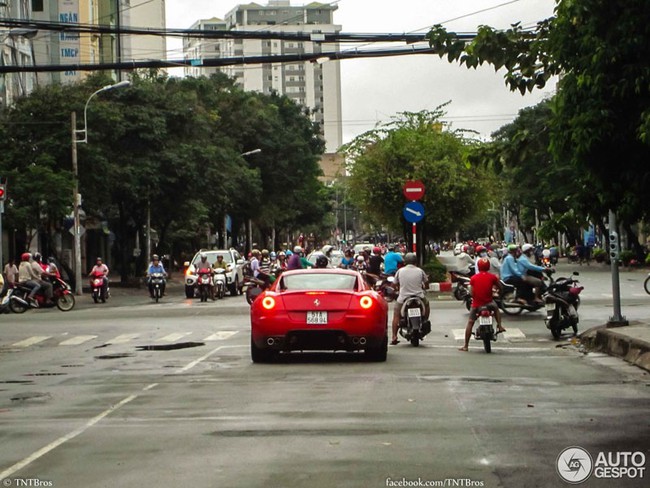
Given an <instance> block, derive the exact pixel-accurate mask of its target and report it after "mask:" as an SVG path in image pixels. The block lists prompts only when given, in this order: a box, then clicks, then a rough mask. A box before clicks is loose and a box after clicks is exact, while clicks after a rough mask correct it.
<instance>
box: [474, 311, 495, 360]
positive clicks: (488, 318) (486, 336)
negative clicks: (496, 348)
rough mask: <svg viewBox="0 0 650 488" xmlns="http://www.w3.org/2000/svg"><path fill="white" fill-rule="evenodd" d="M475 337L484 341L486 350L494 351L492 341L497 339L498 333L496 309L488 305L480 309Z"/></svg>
mask: <svg viewBox="0 0 650 488" xmlns="http://www.w3.org/2000/svg"><path fill="white" fill-rule="evenodd" d="M474 337H475V338H476V339H478V340H482V341H483V348H484V349H485V352H487V353H489V352H492V342H493V341H496V340H497V333H496V332H495V331H494V311H493V310H490V309H489V308H488V307H481V308H479V310H478V328H477V329H476V332H475V333H474Z"/></svg>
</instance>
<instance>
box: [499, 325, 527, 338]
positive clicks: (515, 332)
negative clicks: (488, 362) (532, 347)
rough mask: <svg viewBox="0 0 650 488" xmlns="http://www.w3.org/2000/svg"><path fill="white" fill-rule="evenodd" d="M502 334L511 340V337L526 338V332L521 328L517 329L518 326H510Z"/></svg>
mask: <svg viewBox="0 0 650 488" xmlns="http://www.w3.org/2000/svg"><path fill="white" fill-rule="evenodd" d="M501 335H502V336H503V337H504V338H505V339H507V340H510V339H525V338H526V334H524V333H523V332H522V331H521V329H517V328H516V327H515V328H510V327H508V329H507V330H506V331H505V332H504V333H503V334H501Z"/></svg>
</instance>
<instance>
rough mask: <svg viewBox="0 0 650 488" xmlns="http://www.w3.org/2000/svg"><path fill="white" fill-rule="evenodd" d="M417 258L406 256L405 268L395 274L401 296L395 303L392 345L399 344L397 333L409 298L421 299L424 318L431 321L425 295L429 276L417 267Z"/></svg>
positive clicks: (395, 283)
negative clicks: (405, 302)
mask: <svg viewBox="0 0 650 488" xmlns="http://www.w3.org/2000/svg"><path fill="white" fill-rule="evenodd" d="M416 263H417V256H416V255H415V253H412V252H409V253H407V254H406V256H404V264H405V266H404V267H403V268H400V269H399V270H397V273H395V281H394V283H393V284H394V285H395V286H397V287H398V288H399V295H398V296H397V300H396V301H395V309H394V311H393V331H392V332H393V337H392V341H391V345H393V346H394V345H395V344H398V343H399V340H398V339H397V331H398V330H399V322H400V319H401V318H402V305H404V301H405V300H406V299H407V298H409V297H414V296H415V297H419V298H421V299H422V301H423V302H424V318H425V319H426V320H427V322H428V320H429V311H430V307H429V301H428V300H427V299H426V297H425V295H424V290H425V289H426V288H427V286H428V284H429V278H428V277H427V274H426V273H425V272H424V271H423V270H422V269H420V268H418V267H417V265H416Z"/></svg>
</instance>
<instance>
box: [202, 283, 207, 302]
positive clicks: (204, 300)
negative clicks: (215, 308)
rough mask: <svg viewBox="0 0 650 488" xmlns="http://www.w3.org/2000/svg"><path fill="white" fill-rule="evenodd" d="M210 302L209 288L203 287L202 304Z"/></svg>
mask: <svg viewBox="0 0 650 488" xmlns="http://www.w3.org/2000/svg"><path fill="white" fill-rule="evenodd" d="M207 301H208V287H207V286H205V285H201V302H207Z"/></svg>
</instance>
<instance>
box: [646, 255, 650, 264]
mask: <svg viewBox="0 0 650 488" xmlns="http://www.w3.org/2000/svg"><path fill="white" fill-rule="evenodd" d="M645 265H646V266H650V252H649V253H648V254H647V255H646V257H645Z"/></svg>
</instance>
